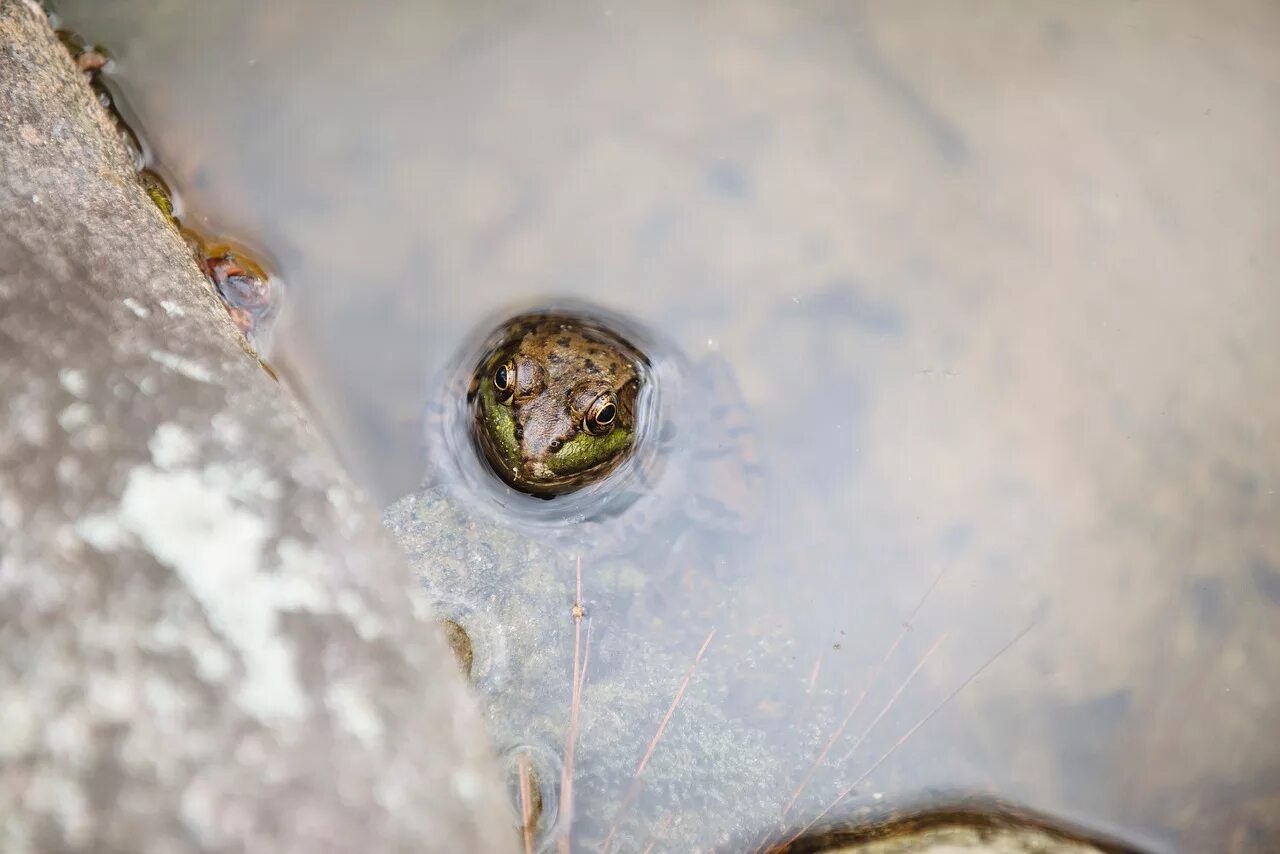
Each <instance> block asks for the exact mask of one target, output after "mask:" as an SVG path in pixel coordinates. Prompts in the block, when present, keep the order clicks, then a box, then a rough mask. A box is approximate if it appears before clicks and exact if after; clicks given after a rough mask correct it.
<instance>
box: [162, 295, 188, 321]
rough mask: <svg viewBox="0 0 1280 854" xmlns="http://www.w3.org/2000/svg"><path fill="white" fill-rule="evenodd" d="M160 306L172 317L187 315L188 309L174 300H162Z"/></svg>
mask: <svg viewBox="0 0 1280 854" xmlns="http://www.w3.org/2000/svg"><path fill="white" fill-rule="evenodd" d="M160 307H161V308H163V309H164V313H165V314H167V315H169V316H170V317H186V316H187V311H186V309H184V308H183V307H182V306H180V305H178V304H177V303H176V302H174V301H173V300H169V299H162V300H160Z"/></svg>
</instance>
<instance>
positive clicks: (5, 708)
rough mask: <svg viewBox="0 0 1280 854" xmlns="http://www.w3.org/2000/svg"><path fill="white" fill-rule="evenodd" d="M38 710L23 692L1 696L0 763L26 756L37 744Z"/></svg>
mask: <svg viewBox="0 0 1280 854" xmlns="http://www.w3.org/2000/svg"><path fill="white" fill-rule="evenodd" d="M36 721H37V718H36V710H35V709H34V708H32V705H31V700H30V697H29V696H28V695H27V694H26V693H24V692H21V691H5V692H4V693H3V694H0V761H6V762H8V761H12V760H14V759H17V758H18V757H20V756H23V755H25V754H26V753H27V752H28V751H30V750H31V746H32V745H33V744H34V743H35V735H36Z"/></svg>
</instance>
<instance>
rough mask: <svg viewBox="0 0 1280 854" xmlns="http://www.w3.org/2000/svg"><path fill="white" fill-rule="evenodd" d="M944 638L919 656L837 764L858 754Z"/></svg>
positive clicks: (940, 637) (940, 636)
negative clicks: (859, 749) (914, 664)
mask: <svg viewBox="0 0 1280 854" xmlns="http://www.w3.org/2000/svg"><path fill="white" fill-rule="evenodd" d="M946 637H947V636H946V634H945V633H944V634H942V635H939V637H938V639H937V640H936V641H934V642H933V646H931V647H929V651H928V652H926V653H925V654H924V655H922V656H920V660H919V661H917V662H916V666H915V667H914V668H912V670H911V673H910V674H908V676H907V678H906V679H903V680H902V684H901V685H899V686H898V690H896V691H894V692H893V696H892V697H890V698H889V702H887V703H885V704H884V708H883V709H881V710H880V713H879V714H878V715H876V716H875V717H874V718H872V719H871V723H869V724H867V728H866V729H864V730H863V731H862V733H861V734H860V735H859V736H858V738H857V740H856V741H854V742H853V747H850V748H849V752H848V753H846V754H845V755H844V756H842V757H840V762H839V764H841V765H843V764H844V763H846V762H848V761H849V760H850V759H852V758H853V755H854V754H855V753H857V752H858V748H859V747H861V746H862V742H864V741H866V738H867V736H868V735H869V734H870V733H871V730H873V729H875V726H876V724H878V723H880V719H881V718H883V717H884V716H885V715H886V714H888V712H889V710H890V709H892V708H893V705H894V703H896V702H898V698H899V697H901V696H902V692H903V691H905V690H907V686H908V685H910V684H911V682H912V681H913V680H914V679H915V678H916V675H917V674H918V673H919V672H920V670H921V668H923V667H924V665H925V662H927V661H928V660H929V659H930V658H932V657H933V654H934V653H935V652H937V651H938V647H940V646H942V642H943V641H944V640H946Z"/></svg>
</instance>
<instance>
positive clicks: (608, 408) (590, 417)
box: [582, 391, 618, 436]
mask: <svg viewBox="0 0 1280 854" xmlns="http://www.w3.org/2000/svg"><path fill="white" fill-rule="evenodd" d="M617 418H618V398H617V395H615V394H614V393H613V392H611V391H610V392H606V393H604V394H602V395H600V396H599V397H597V398H596V399H595V400H593V401H592V402H591V407H590V408H589V409H587V417H586V418H585V419H583V422H582V426H583V427H584V428H586V431H587V432H588V433H590V434H592V435H593V436H603V435H605V434H606V433H608V432H609V431H610V430H612V429H613V423H614V421H616V420H617Z"/></svg>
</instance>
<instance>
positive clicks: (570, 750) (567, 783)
mask: <svg viewBox="0 0 1280 854" xmlns="http://www.w3.org/2000/svg"><path fill="white" fill-rule="evenodd" d="M576 565H577V592H576V594H575V598H574V601H573V610H572V613H573V674H572V675H571V679H572V683H571V685H570V689H569V695H570V700H569V732H568V734H567V735H566V736H565V745H564V769H563V771H562V772H561V775H560V792H561V798H560V801H561V807H560V811H561V825H562V829H561V831H560V839H559V841H558V844H557V848H558V849H559V851H560V852H562V854H569V848H570V845H569V837H570V834H571V833H572V831H573V760H574V753H575V751H576V749H577V745H578V717H579V713H580V712H581V710H582V686H583V683H584V682H585V681H586V677H587V662H588V660H589V659H590V657H591V622H590V621H587V644H586V648H585V651H584V648H583V645H582V618H583V616H585V615H586V611H585V610H584V609H583V607H582V556H581V555H579V556H578V559H577V561H576Z"/></svg>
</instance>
